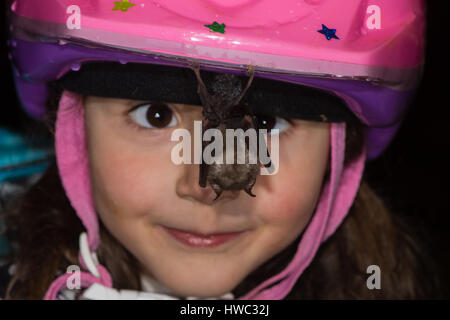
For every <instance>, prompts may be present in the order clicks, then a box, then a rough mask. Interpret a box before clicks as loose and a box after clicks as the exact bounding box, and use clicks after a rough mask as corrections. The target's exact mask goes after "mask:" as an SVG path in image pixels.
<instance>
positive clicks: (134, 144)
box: [85, 97, 330, 298]
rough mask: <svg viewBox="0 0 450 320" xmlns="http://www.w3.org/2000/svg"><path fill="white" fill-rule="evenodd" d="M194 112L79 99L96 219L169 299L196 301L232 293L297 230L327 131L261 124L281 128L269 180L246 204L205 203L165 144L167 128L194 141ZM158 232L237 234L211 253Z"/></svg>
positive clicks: (317, 184) (306, 215)
mask: <svg viewBox="0 0 450 320" xmlns="http://www.w3.org/2000/svg"><path fill="white" fill-rule="evenodd" d="M136 107H137V108H136ZM201 111H202V109H201V108H200V107H199V106H192V105H182V104H159V105H157V104H151V103H148V102H147V103H146V102H145V101H135V100H123V99H110V98H98V97H86V98H85V121H86V134H87V141H88V152H89V161H90V172H91V183H92V192H93V197H94V202H95V206H96V210H97V212H98V214H99V216H100V218H101V220H102V221H103V223H104V225H105V226H106V227H107V228H108V230H109V231H110V232H111V233H112V234H113V235H114V236H115V237H116V238H117V239H118V240H119V241H120V242H121V243H122V244H123V245H124V246H125V247H126V248H127V249H128V250H129V251H130V252H131V253H132V254H133V255H134V256H135V257H136V258H137V259H138V260H139V261H140V263H141V264H142V266H143V269H144V270H145V271H146V272H147V273H148V275H151V276H152V277H154V278H156V279H157V280H159V281H160V282H162V283H163V284H164V285H165V286H167V287H168V288H169V289H171V290H173V291H174V292H175V293H177V294H178V295H181V296H197V297H201V298H204V297H213V296H219V295H222V294H224V293H227V292H230V291H231V290H233V289H234V288H235V287H236V286H237V285H238V284H239V283H240V282H241V281H242V280H243V279H244V278H245V277H246V276H247V275H248V274H249V273H251V272H252V271H253V270H255V269H256V268H257V267H259V266H260V265H262V264H263V263H264V262H266V261H267V260H268V259H270V258H271V257H273V256H274V255H276V254H277V253H279V252H280V251H282V250H283V249H284V248H286V247H287V246H288V245H289V244H290V243H292V241H294V240H295V239H296V238H297V237H298V236H299V235H300V233H301V232H302V231H303V230H304V229H305V227H306V225H307V223H308V221H309V219H310V218H311V216H312V214H313V212H314V209H315V205H316V202H317V200H318V197H319V195H320V192H321V186H322V181H323V178H324V174H325V172H326V169H327V165H328V155H329V148H330V141H329V136H330V132H329V130H330V128H329V124H328V123H319V122H312V121H302V120H292V123H291V124H289V123H288V122H286V121H284V120H282V119H280V118H272V119H269V120H271V121H273V120H275V124H274V125H275V128H278V129H280V136H279V150H280V152H279V170H278V173H276V174H275V175H271V176H270V175H269V176H258V178H257V181H256V184H255V186H254V187H253V189H252V191H253V193H254V194H255V195H256V197H254V198H253V197H250V196H249V195H248V194H247V193H245V192H244V191H224V192H223V193H222V195H221V196H220V198H218V199H217V200H215V201H214V198H215V197H216V194H215V193H214V191H213V190H212V189H211V188H210V187H209V186H208V187H207V188H201V187H200V186H199V165H195V164H192V165H187V164H182V165H175V164H174V163H173V162H172V161H171V151H172V148H173V147H174V146H175V145H176V144H178V143H179V142H173V141H171V133H172V131H173V130H174V129H176V128H185V129H188V130H190V131H191V135H192V136H193V128H194V121H195V120H202V114H201ZM271 121H268V122H269V123H270V122H271ZM268 129H270V128H268ZM268 144H269V146H270V142H269V143H268ZM164 227H170V228H175V229H179V230H185V231H197V232H198V233H202V234H211V233H216V234H217V233H229V232H237V231H245V232H244V233H242V234H241V235H240V236H238V237H236V238H233V239H232V240H230V241H227V242H225V243H223V244H221V245H219V246H216V247H191V246H187V245H185V244H183V243H182V242H179V241H178V240H176V239H175V238H174V237H173V236H172V235H170V234H169V233H168V232H167V231H166V229H165V228H164Z"/></svg>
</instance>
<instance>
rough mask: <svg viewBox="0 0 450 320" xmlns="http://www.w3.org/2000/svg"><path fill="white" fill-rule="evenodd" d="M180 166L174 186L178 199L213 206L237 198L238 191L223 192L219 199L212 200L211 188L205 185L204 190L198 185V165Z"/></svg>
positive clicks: (213, 197) (212, 192)
mask: <svg viewBox="0 0 450 320" xmlns="http://www.w3.org/2000/svg"><path fill="white" fill-rule="evenodd" d="M181 166H182V168H181V170H180V176H179V177H178V180H177V184H176V193H177V195H178V196H179V197H181V198H184V199H187V200H191V201H198V202H201V203H203V204H207V205H213V204H215V203H222V202H224V201H229V200H234V199H236V198H237V197H238V196H239V191H227V190H224V191H223V192H222V194H221V195H220V197H219V198H217V199H216V200H214V199H215V198H216V193H215V192H214V190H213V189H212V188H211V185H210V184H209V183H207V184H206V187H205V188H202V187H201V186H200V185H199V175H200V166H199V165H198V164H197V165H195V164H182V165H181Z"/></svg>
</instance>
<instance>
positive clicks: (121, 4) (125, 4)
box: [113, 0, 135, 12]
mask: <svg viewBox="0 0 450 320" xmlns="http://www.w3.org/2000/svg"><path fill="white" fill-rule="evenodd" d="M114 4H115V5H116V7H115V8H114V9H113V11H117V10H122V11H123V12H125V11H128V9H129V8H131V7H134V6H135V4H133V3H130V0H122V1H114Z"/></svg>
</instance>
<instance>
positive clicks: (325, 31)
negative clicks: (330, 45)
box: [317, 24, 340, 40]
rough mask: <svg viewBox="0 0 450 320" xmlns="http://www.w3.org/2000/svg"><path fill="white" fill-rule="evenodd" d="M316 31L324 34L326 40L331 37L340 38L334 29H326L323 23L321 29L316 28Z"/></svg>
mask: <svg viewBox="0 0 450 320" xmlns="http://www.w3.org/2000/svg"><path fill="white" fill-rule="evenodd" d="M317 32H319V33H321V34H324V35H325V36H326V37H327V39H328V40H331V39H332V38H334V39H338V40H340V39H339V38H338V37H337V35H336V29H328V28H327V26H326V25H324V24H322V30H317Z"/></svg>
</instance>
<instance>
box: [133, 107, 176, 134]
mask: <svg viewBox="0 0 450 320" xmlns="http://www.w3.org/2000/svg"><path fill="white" fill-rule="evenodd" d="M130 115H131V117H132V118H133V119H134V120H135V121H136V122H137V123H138V124H139V125H140V126H142V127H145V128H165V127H174V126H176V125H178V121H177V118H176V117H175V116H174V114H173V111H172V109H170V108H169V106H168V105H167V104H165V103H162V102H152V103H146V104H141V105H139V106H137V107H134V108H133V110H132V111H131V112H130Z"/></svg>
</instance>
